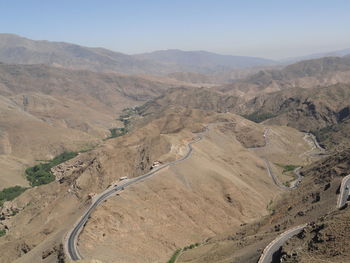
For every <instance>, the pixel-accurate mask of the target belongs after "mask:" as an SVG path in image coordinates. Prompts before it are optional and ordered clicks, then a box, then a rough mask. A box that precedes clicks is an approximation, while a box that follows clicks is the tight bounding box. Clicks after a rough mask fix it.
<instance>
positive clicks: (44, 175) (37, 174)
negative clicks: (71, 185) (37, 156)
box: [25, 152, 78, 186]
mask: <svg viewBox="0 0 350 263" xmlns="http://www.w3.org/2000/svg"><path fill="white" fill-rule="evenodd" d="M77 155H78V153H76V152H63V153H61V154H60V155H58V156H56V157H55V158H53V159H52V160H51V161H48V162H47V163H41V164H37V165H34V166H33V167H29V168H27V169H26V171H25V173H26V177H27V180H28V181H29V182H30V185H31V186H38V185H42V184H48V183H51V182H52V181H54V180H55V176H54V175H53V174H52V173H51V168H52V167H54V166H56V165H58V164H60V163H63V162H65V161H68V160H70V159H72V158H74V157H75V156H77Z"/></svg>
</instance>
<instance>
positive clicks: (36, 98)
mask: <svg viewBox="0 0 350 263" xmlns="http://www.w3.org/2000/svg"><path fill="white" fill-rule="evenodd" d="M177 85H182V83H179V82H177V81H174V80H168V79H165V78H160V79H157V78H150V77H147V76H144V77H137V76H125V75H118V74H112V73H94V72H90V71H76V70H68V69H62V68H55V67H49V66H44V65H7V64H1V65H0V109H1V115H0V163H1V165H2V168H3V170H2V175H1V176H0V187H6V186H11V185H13V184H20V185H25V180H24V179H23V178H22V176H21V174H22V173H23V170H24V168H25V167H26V166H29V165H31V164H33V163H34V161H35V160H47V159H51V158H52V157H54V156H55V155H57V154H59V153H61V152H63V151H64V150H69V151H77V150H83V149H87V148H90V147H91V146H93V145H95V144H96V143H97V142H98V141H100V140H101V139H102V138H105V137H107V136H109V135H110V132H109V129H110V128H113V127H117V126H118V125H121V124H120V123H119V122H118V121H116V118H117V117H118V115H119V113H120V112H121V110H122V109H123V108H126V107H131V106H135V105H137V104H142V103H144V102H145V101H146V100H148V99H150V98H154V97H156V96H159V95H160V94H162V92H163V91H165V90H166V89H168V88H171V87H176V86H177Z"/></svg>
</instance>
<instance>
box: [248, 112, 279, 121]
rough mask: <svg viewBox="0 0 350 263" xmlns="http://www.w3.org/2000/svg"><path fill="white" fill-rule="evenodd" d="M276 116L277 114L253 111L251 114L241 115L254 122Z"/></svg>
mask: <svg viewBox="0 0 350 263" xmlns="http://www.w3.org/2000/svg"><path fill="white" fill-rule="evenodd" d="M276 116H277V115H275V114H272V113H259V112H253V113H251V114H247V115H242V117H244V118H246V119H248V120H250V121H253V122H256V123H259V122H263V121H265V120H267V119H271V118H274V117H276Z"/></svg>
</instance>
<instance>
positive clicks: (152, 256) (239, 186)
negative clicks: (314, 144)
mask: <svg viewBox="0 0 350 263" xmlns="http://www.w3.org/2000/svg"><path fill="white" fill-rule="evenodd" d="M222 116H225V114H223V115H222ZM228 116H230V114H228ZM235 122H237V123H240V125H238V124H237V125H233V124H225V125H223V126H222V125H218V126H217V128H215V127H212V128H211V130H210V131H209V133H208V135H206V136H205V139H204V140H203V141H202V142H200V143H198V145H195V146H194V148H195V153H194V155H193V156H192V157H191V158H190V159H189V160H186V162H184V163H183V164H179V165H176V166H173V167H171V168H169V169H167V170H166V171H163V172H161V173H160V174H159V176H156V177H153V178H152V179H150V180H148V181H146V182H144V183H140V184H138V185H136V186H133V187H131V188H128V189H125V190H124V192H123V193H121V194H120V195H119V196H117V197H114V198H111V199H109V200H108V201H107V202H106V203H104V205H103V206H101V207H99V208H98V209H97V211H96V212H95V213H94V214H93V215H92V216H91V220H90V221H89V222H88V224H87V225H86V228H85V230H84V232H83V234H82V236H81V239H80V241H79V244H81V245H80V247H81V252H82V254H83V255H86V257H88V258H97V259H101V260H102V261H104V262H165V261H166V260H167V259H168V258H170V255H171V254H172V253H173V252H174V251H175V250H176V249H177V248H181V247H184V246H187V245H190V244H194V243H197V242H199V243H201V242H203V241H204V240H206V239H208V238H212V237H214V236H216V235H218V234H221V233H224V232H227V231H229V230H232V229H237V230H238V229H239V225H240V224H242V223H244V222H251V221H252V220H254V219H257V218H259V217H261V216H262V215H266V214H267V213H268V211H267V210H266V207H267V206H268V204H269V203H270V202H271V200H275V199H276V198H278V193H280V190H279V188H278V187H276V186H275V185H274V184H273V182H272V180H271V178H270V177H269V176H268V175H267V173H266V168H265V165H264V162H263V161H262V160H261V158H260V157H259V155H257V154H256V153H255V152H254V151H252V150H250V149H249V147H254V146H253V145H255V146H263V145H264V141H262V142H260V143H251V144H249V145H244V141H242V140H241V138H244V137H242V135H245V134H246V132H247V131H249V130H251V129H252V128H253V127H254V126H255V127H256V128H254V129H258V130H257V131H259V133H260V138H262V134H263V132H264V129H263V127H261V126H260V125H257V124H253V123H251V122H248V121H246V120H243V119H241V118H239V117H236V118H235ZM244 123H245V124H244ZM232 125H233V126H232ZM234 126H240V127H239V128H234ZM243 127H244V128H243ZM254 129H253V130H254ZM271 129H272V130H273V135H272V136H271V143H270V144H271V150H269V151H271V152H272V154H271V156H268V157H269V158H270V159H271V161H285V162H288V161H291V160H294V161H295V160H300V159H298V155H299V154H300V153H301V152H303V151H306V150H309V146H308V144H307V143H306V142H305V141H304V140H303V134H302V133H298V132H297V131H295V130H293V129H291V128H285V129H284V128H276V127H275V128H274V127H271ZM251 132H252V131H251ZM232 136H235V137H236V140H234V139H233V140H232V139H231V138H232ZM250 137H252V138H254V136H250ZM255 137H256V135H255ZM290 137H292V138H293V139H294V142H297V143H295V144H292V143H290ZM238 140H241V142H240V141H238ZM278 141H281V142H282V143H281V142H280V144H278V143H276V142H278ZM288 142H289V143H288ZM275 143H276V145H274V144H275ZM283 143H284V144H283ZM272 145H274V146H272ZM273 149H274V150H273ZM273 152H275V156H274V155H273ZM288 152H293V153H294V152H295V157H293V155H290V154H288ZM231 156H236V157H234V158H232V157H231ZM255 189H259V191H257V192H256V190H255ZM209 211H210V212H209ZM159 218H161V222H160V220H159ZM96 243H98V244H99V245H98V246H96ZM130 247H131V249H130ZM133 248H135V249H133Z"/></svg>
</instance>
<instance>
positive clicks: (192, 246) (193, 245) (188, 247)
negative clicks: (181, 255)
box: [183, 243, 200, 251]
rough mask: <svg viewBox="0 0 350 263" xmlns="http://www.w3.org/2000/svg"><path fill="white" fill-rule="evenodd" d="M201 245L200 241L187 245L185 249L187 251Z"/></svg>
mask: <svg viewBox="0 0 350 263" xmlns="http://www.w3.org/2000/svg"><path fill="white" fill-rule="evenodd" d="M199 245H200V244H199V243H195V244H191V245H189V246H187V247H184V248H183V250H184V251H186V250H188V249H193V248H195V247H198V246H199Z"/></svg>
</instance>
